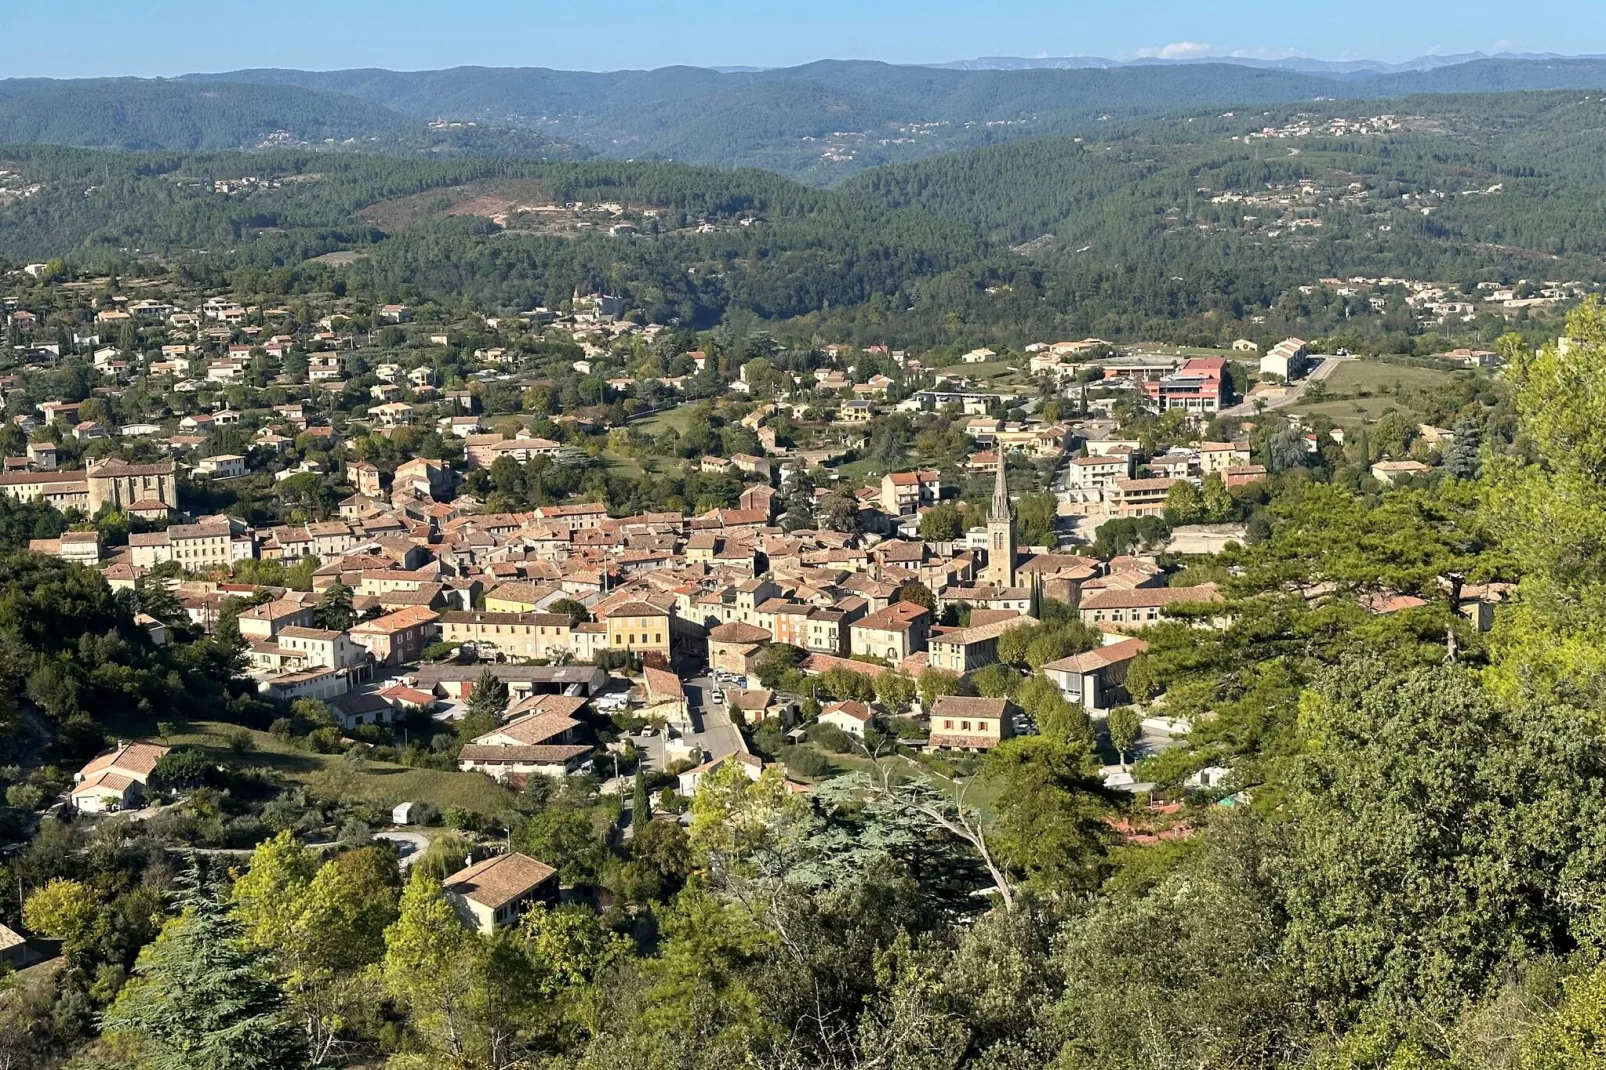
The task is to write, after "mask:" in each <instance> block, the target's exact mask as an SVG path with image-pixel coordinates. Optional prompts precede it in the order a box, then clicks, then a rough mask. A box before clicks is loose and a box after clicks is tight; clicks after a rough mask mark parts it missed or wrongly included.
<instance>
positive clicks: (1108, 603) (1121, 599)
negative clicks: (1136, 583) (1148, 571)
mask: <svg viewBox="0 0 1606 1070" xmlns="http://www.w3.org/2000/svg"><path fill="white" fill-rule="evenodd" d="M1221 600H1222V599H1221V595H1220V593H1218V592H1217V590H1216V586H1215V584H1213V583H1201V584H1200V585H1199V586H1197V587H1135V588H1132V589H1131V590H1119V589H1114V588H1107V589H1105V590H1102V591H1098V592H1096V593H1094V594H1091V595H1089V596H1088V597H1086V598H1084V599H1082V604H1081V606H1080V607H1079V608H1081V609H1084V610H1087V609H1147V608H1149V607H1151V606H1156V607H1158V606H1169V605H1176V604H1178V603H1186V602H1219V601H1221Z"/></svg>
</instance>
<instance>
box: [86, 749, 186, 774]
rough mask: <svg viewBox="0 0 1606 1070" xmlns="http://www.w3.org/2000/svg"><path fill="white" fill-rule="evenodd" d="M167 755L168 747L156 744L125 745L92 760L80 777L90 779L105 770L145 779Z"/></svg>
mask: <svg viewBox="0 0 1606 1070" xmlns="http://www.w3.org/2000/svg"><path fill="white" fill-rule="evenodd" d="M166 753H167V748H166V747H159V746H157V745H156V744H154V743H125V744H124V745H123V746H121V747H119V748H118V749H116V750H114V751H112V752H111V753H110V754H102V755H100V756H99V757H98V758H94V759H91V760H90V762H89V764H88V765H85V766H84V767H83V768H82V769H80V770H79V771H78V775H79V776H81V777H88V776H89V775H90V774H92V773H98V772H100V771H101V770H103V769H116V770H118V771H120V772H124V773H131V774H133V775H135V776H138V777H140V778H144V777H148V776H150V775H151V770H153V769H155V768H156V763H157V762H158V761H160V760H161V757H162V755H164V754H166Z"/></svg>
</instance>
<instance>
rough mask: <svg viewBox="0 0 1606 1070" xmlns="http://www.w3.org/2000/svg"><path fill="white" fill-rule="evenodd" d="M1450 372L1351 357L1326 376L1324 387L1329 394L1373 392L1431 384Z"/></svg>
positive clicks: (1436, 384) (1436, 382)
mask: <svg viewBox="0 0 1606 1070" xmlns="http://www.w3.org/2000/svg"><path fill="white" fill-rule="evenodd" d="M1452 374H1453V373H1452V372H1451V371H1449V370H1448V369H1446V370H1444V371H1439V370H1437V369H1434V368H1413V367H1410V366H1409V365H1405V364H1383V363H1380V362H1377V361H1371V360H1350V361H1345V362H1344V363H1343V364H1340V365H1339V366H1338V370H1337V371H1335V372H1334V373H1333V374H1332V375H1331V376H1329V377H1328V378H1327V390H1328V392H1329V393H1332V394H1352V393H1355V392H1357V391H1361V390H1366V391H1370V392H1371V393H1374V394H1376V393H1380V392H1382V391H1392V390H1393V389H1394V387H1395V384H1400V385H1403V386H1416V387H1429V388H1431V387H1435V386H1438V385H1439V384H1441V383H1444V382H1447V381H1448V380H1449V378H1450V376H1451V375H1452Z"/></svg>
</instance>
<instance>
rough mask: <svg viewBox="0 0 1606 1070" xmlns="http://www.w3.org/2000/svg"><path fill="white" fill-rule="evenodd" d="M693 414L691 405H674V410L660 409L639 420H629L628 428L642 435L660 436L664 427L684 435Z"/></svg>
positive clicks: (693, 410)
mask: <svg viewBox="0 0 1606 1070" xmlns="http://www.w3.org/2000/svg"><path fill="white" fill-rule="evenodd" d="M694 413H695V409H694V408H693V406H691V405H676V406H675V407H674V408H670V409H660V410H659V411H657V412H655V413H652V414H650V415H647V416H643V417H642V418H641V419H639V420H631V421H630V425H629V426H630V430H632V431H637V432H640V433H641V434H643V435H656V434H660V433H662V432H663V430H664V428H666V427H672V428H674V429H675V430H676V431H677V432H679V433H680V434H685V433H686V429H687V428H688V427H690V426H691V422H692V418H693V415H694Z"/></svg>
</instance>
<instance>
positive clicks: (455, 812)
mask: <svg viewBox="0 0 1606 1070" xmlns="http://www.w3.org/2000/svg"><path fill="white" fill-rule="evenodd" d="M442 817H443V819H444V820H445V823H446V827H447V828H449V829H456V830H458V831H459V832H477V831H479V827H480V815H479V814H477V813H475V812H474V811H473V810H470V809H467V808H466V807H462V806H448V807H447V808H446V812H445V814H443V815H442Z"/></svg>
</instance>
